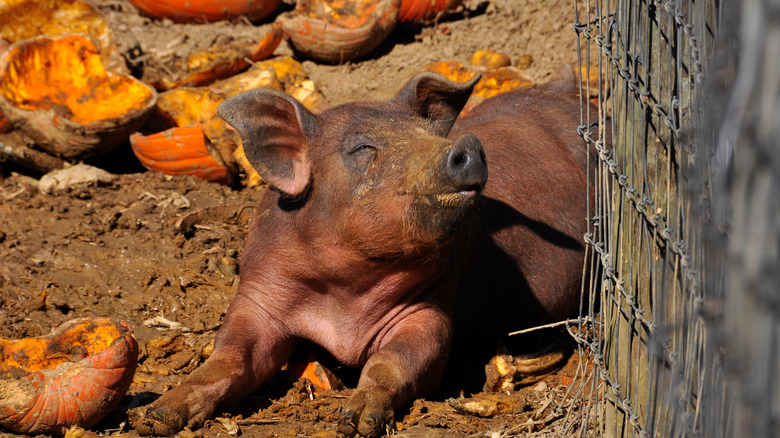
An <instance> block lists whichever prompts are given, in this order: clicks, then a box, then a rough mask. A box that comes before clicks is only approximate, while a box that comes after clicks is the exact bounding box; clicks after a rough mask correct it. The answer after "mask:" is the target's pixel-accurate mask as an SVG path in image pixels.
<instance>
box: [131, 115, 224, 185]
mask: <svg viewBox="0 0 780 438" xmlns="http://www.w3.org/2000/svg"><path fill="white" fill-rule="evenodd" d="M130 146H131V147H132V148H133V153H135V156H136V157H138V161H140V162H141V164H143V165H144V167H146V168H147V169H149V170H154V171H158V172H163V173H166V174H169V175H194V176H197V177H199V178H202V179H205V180H207V181H214V182H218V183H223V184H228V183H230V181H231V176H232V173H231V171H230V169H229V168H228V167H227V165H226V164H225V163H224V162H223V161H222V157H221V156H220V154H219V151H217V150H216V148H214V146H213V145H212V144H211V142H210V141H209V139H208V138H206V136H205V135H204V134H203V126H202V125H201V124H199V123H196V124H194V125H189V126H179V127H175V128H171V129H169V130H167V131H163V132H158V133H156V134H152V135H142V134H133V135H131V136H130Z"/></svg>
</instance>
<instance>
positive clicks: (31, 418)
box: [0, 318, 138, 435]
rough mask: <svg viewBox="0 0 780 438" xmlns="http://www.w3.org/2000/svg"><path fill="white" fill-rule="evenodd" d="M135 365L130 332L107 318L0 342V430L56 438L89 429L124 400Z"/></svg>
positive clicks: (82, 320)
mask: <svg viewBox="0 0 780 438" xmlns="http://www.w3.org/2000/svg"><path fill="white" fill-rule="evenodd" d="M137 365H138V342H137V341H136V340H135V337H134V336H133V331H132V328H131V327H130V325H129V324H127V323H126V322H117V321H113V320H111V319H108V318H78V319H74V320H70V321H68V322H66V323H64V324H62V325H61V326H60V327H58V328H57V329H55V330H54V331H53V332H52V333H51V334H49V335H47V336H43V337H38V338H25V339H20V340H9V339H0V425H1V426H3V427H5V428H7V429H9V430H12V431H14V432H18V433H26V434H44V433H45V434H57V435H62V434H63V433H65V431H66V430H67V429H68V428H70V427H71V426H80V427H90V426H92V425H94V424H95V423H97V422H98V421H100V420H101V419H102V418H103V417H105V416H106V415H107V414H108V413H109V412H111V411H112V410H113V409H114V408H115V407H116V406H117V404H118V403H119V402H120V401H121V400H122V397H124V395H125V393H126V392H127V389H128V388H129V387H130V384H131V383H132V380H133V375H134V374H135V370H136V367H137Z"/></svg>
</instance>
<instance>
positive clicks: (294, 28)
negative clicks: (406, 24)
mask: <svg viewBox="0 0 780 438" xmlns="http://www.w3.org/2000/svg"><path fill="white" fill-rule="evenodd" d="M399 7H400V0H301V1H299V2H298V5H297V7H296V8H295V9H294V10H293V11H290V12H287V13H284V14H282V15H280V16H279V18H278V19H277V21H278V22H279V23H281V25H282V28H283V29H284V36H285V38H286V39H287V41H288V42H289V43H290V44H291V45H292V46H293V47H294V48H295V49H296V50H297V51H299V52H301V53H302V54H304V55H305V56H307V57H310V58H313V59H317V60H320V61H326V62H337V63H340V62H345V61H349V60H351V59H355V58H359V57H361V56H363V55H366V54H368V53H369V52H371V51H372V50H374V49H375V48H376V47H377V46H378V45H379V44H380V43H381V42H382V41H384V39H385V38H386V37H387V35H388V34H389V33H390V31H392V30H393V27H394V26H395V23H396V21H397V20H398V10H399Z"/></svg>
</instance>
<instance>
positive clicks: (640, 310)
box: [570, 0, 777, 437]
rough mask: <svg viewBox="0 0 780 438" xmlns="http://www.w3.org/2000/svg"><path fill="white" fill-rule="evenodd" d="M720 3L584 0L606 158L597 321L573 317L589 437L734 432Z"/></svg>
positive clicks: (598, 212) (595, 239)
mask: <svg viewBox="0 0 780 438" xmlns="http://www.w3.org/2000/svg"><path fill="white" fill-rule="evenodd" d="M722 9H723V8H722V5H721V4H720V2H719V1H717V0H668V1H660V0H620V1H616V2H614V1H610V0H578V1H575V20H576V22H575V24H574V31H575V32H576V33H577V37H578V50H579V55H580V56H579V64H580V72H581V73H582V76H583V78H582V81H581V83H582V84H583V86H582V87H581V90H580V95H581V114H582V116H581V124H580V126H579V128H578V132H579V133H580V135H581V136H582V138H583V140H584V142H585V143H586V144H590V145H592V146H593V148H594V149H595V151H596V154H597V158H598V166H597V167H596V168H595V169H589V172H593V173H595V176H596V181H597V189H596V194H595V196H594V197H593V198H592V199H589V201H588V202H589V204H590V205H592V206H593V210H594V211H595V214H594V216H593V217H592V218H590V227H589V230H588V233H587V234H586V235H585V241H586V242H587V244H588V248H589V255H590V258H589V265H588V267H587V269H588V272H587V273H586V274H587V275H585V276H584V278H588V279H589V282H588V284H584V285H583V289H584V291H586V292H587V293H588V294H586V295H585V296H586V297H587V299H586V300H584V301H583V304H582V306H581V310H582V311H581V314H582V316H583V317H587V318H589V319H590V320H592V321H595V322H594V323H593V324H592V325H591V327H590V330H584V329H583V327H582V326H581V324H579V325H578V326H575V325H574V324H571V325H570V333H571V334H572V336H573V337H574V338H575V339H576V340H577V342H578V343H579V345H580V354H581V356H582V357H583V360H582V363H584V364H592V369H590V370H587V369H585V368H583V370H582V372H583V373H588V372H589V373H590V374H591V375H592V376H595V378H594V379H593V380H592V382H591V385H590V387H589V388H588V390H583V391H582V392H581V397H582V407H583V408H582V409H580V424H581V426H582V427H581V429H580V430H581V433H580V434H581V435H583V436H585V435H588V434H593V435H611V436H640V437H655V436H670V437H671V436H730V435H731V434H732V433H733V422H732V421H731V419H732V410H731V409H732V406H733V405H732V403H731V398H730V394H731V392H730V391H731V389H730V386H729V383H728V375H727V373H726V357H725V356H724V354H725V353H724V349H723V348H722V346H723V344H722V339H723V337H722V336H721V335H722V331H723V330H722V327H723V326H722V323H723V320H724V318H723V314H724V313H723V312H724V308H725V307H724V306H722V305H720V303H723V300H724V288H723V287H722V286H723V284H724V280H723V272H724V269H723V265H722V258H721V261H720V262H719V260H718V259H717V257H711V258H708V256H707V252H706V251H705V249H706V248H708V247H713V246H715V245H717V244H719V242H722V241H723V238H724V236H723V233H718V232H717V231H715V232H711V233H708V232H705V230H708V229H709V230H716V229H717V227H718V224H717V223H716V222H715V221H713V220H712V214H711V212H712V195H713V193H712V188H713V181H714V179H715V176H714V175H713V169H712V166H711V159H710V158H711V157H712V156H714V155H715V153H716V151H715V150H714V146H713V145H714V144H715V142H714V141H709V140H712V139H714V138H715V137H716V136H717V135H719V134H718V129H717V128H716V124H715V120H716V119H718V117H719V114H718V112H717V111H713V110H712V108H710V107H708V106H707V105H713V104H715V103H720V102H722V101H723V100H725V99H724V98H725V97H727V87H721V88H719V91H720V93H721V94H720V96H723V98H721V99H720V102H718V99H717V98H716V97H715V96H709V95H708V94H706V93H704V90H707V89H708V88H707V87H708V79H709V77H708V74H709V73H710V70H709V66H710V65H711V63H710V56H711V54H712V53H714V52H713V47H715V42H716V40H715V38H716V33H717V31H718V29H719V26H720V25H721V22H722V21H723V19H722V18H723V17H722V15H721V11H722ZM726 52H727V53H730V52H728V50H727V51H726ZM728 65H729V64H728V63H723V66H725V67H728ZM716 73H718V74H722V73H723V71H720V70H719V71H717V72H716ZM595 77H597V78H598V81H597V83H596V84H593V81H592V79H593V78H595ZM710 82H711V81H710ZM722 85H723V84H722ZM592 88H595V89H592ZM709 90H710V91H712V87H710V88H709ZM591 102H592V103H593V104H595V105H597V106H598V119H597V120H591V118H590V117H591V115H590V114H591V112H590V111H588V105H590V104H591ZM703 114H707V115H708V117H703V116H702V115H703ZM610 138H611V141H610ZM708 138H709V140H708ZM720 171H721V172H722V169H721V170H720ZM719 263H721V264H719ZM719 267H720V269H719ZM705 268H706V269H705ZM775 338H777V337H775Z"/></svg>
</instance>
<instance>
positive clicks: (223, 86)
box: [139, 57, 328, 186]
mask: <svg viewBox="0 0 780 438" xmlns="http://www.w3.org/2000/svg"><path fill="white" fill-rule="evenodd" d="M255 88H270V89H273V90H277V91H284V92H287V93H288V94H290V95H291V96H293V97H295V98H296V99H298V100H299V101H301V102H302V103H303V104H304V105H305V106H306V107H307V108H309V109H310V110H312V111H314V112H320V111H322V110H324V109H325V108H327V107H328V103H327V102H326V101H325V98H324V97H323V96H322V94H320V93H319V91H318V90H317V87H316V86H315V85H314V82H312V81H311V80H309V79H308V78H307V76H306V72H305V71H304V69H303V66H302V65H301V64H300V63H299V62H297V61H295V60H294V59H293V58H291V57H279V58H273V59H269V60H265V61H260V62H257V63H255V64H254V65H253V66H252V68H251V69H249V70H248V71H246V72H244V73H241V74H238V75H236V76H233V77H230V78H227V79H223V80H220V81H217V82H214V83H213V84H211V85H210V86H207V87H181V88H177V89H174V90H170V91H166V92H164V93H161V94H160V97H159V99H158V101H157V106H156V107H155V110H154V112H153V114H152V117H151V118H150V120H149V123H147V125H146V127H145V129H146V130H147V131H151V132H155V131H162V130H166V129H169V128H171V127H176V126H179V127H182V126H187V125H193V124H199V125H200V126H201V129H202V130H203V133H204V135H205V136H206V138H207V139H208V144H210V145H211V146H212V151H215V153H216V154H217V155H219V161H220V162H221V163H224V164H225V165H226V166H227V167H228V169H229V170H230V171H231V172H232V171H233V169H234V168H235V167H236V166H239V167H241V169H242V170H244V172H245V173H246V175H247V181H246V183H247V185H249V186H256V185H259V184H260V183H261V180H260V177H259V176H258V175H257V173H256V172H255V170H254V169H253V168H252V166H251V165H250V164H249V162H248V161H246V157H245V156H244V154H243V149H242V148H241V146H240V145H241V138H240V136H239V135H238V133H237V132H236V131H234V130H233V129H231V128H229V127H228V125H227V124H226V123H225V122H224V121H223V120H222V119H221V118H220V117H219V116H218V115H217V114H216V109H217V106H218V105H219V104H220V103H221V102H222V101H223V100H225V99H227V98H228V97H230V96H233V95H236V94H238V93H241V92H243V91H248V90H252V89H255ZM167 145H168V146H171V147H172V148H174V149H172V150H169V151H168V153H169V154H170V158H169V160H168V161H169V163H168V164H167V165H165V166H159V165H157V166H155V165H153V164H152V165H151V167H150V166H147V167H149V168H153V169H154V170H157V171H161V172H166V173H169V171H170V169H171V168H172V167H171V165H172V162H173V161H175V158H173V157H174V156H175V155H176V154H179V153H180V154H183V155H182V159H184V160H189V159H190V155H191V152H190V151H187V150H185V149H183V148H182V146H180V145H174V144H172V143H169V144H167ZM157 146H158V147H165V146H166V145H164V144H162V143H159V144H157ZM196 147H197V148H198V150H200V151H202V148H203V146H202V145H201V144H200V143H199V142H198V143H197V144H196ZM139 160H142V158H141V157H139ZM142 162H143V160H142ZM212 164H213V163H212ZM185 167H186V166H185ZM191 169H192V170H193V171H194V173H193V174H194V175H196V176H202V175H201V173H202V172H201V168H200V167H192V168H191ZM177 172H180V170H177ZM183 173H188V172H183ZM207 179H208V178H207Z"/></svg>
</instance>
